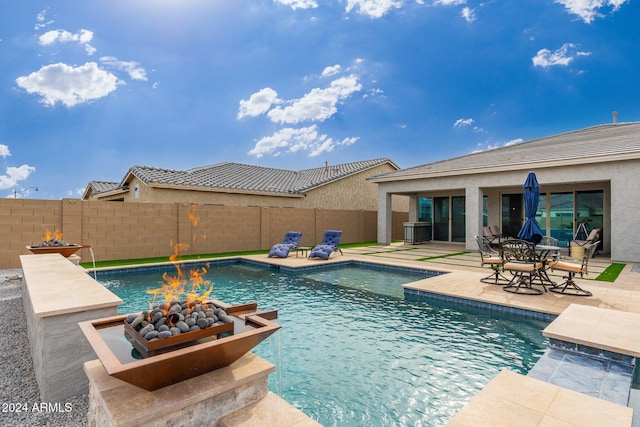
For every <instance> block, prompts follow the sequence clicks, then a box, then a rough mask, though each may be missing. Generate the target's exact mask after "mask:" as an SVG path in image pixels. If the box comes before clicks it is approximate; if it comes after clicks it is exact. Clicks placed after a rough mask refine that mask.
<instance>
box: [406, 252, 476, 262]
mask: <svg viewBox="0 0 640 427" xmlns="http://www.w3.org/2000/svg"><path fill="white" fill-rule="evenodd" d="M470 253H471V251H465V252H456V253H454V254H445V255H437V256H430V257H426V258H418V259H417V260H416V261H431V260H432V259H439V258H451V257H452V256H458V255H466V254H470Z"/></svg>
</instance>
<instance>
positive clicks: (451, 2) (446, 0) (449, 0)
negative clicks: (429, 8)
mask: <svg viewBox="0 0 640 427" xmlns="http://www.w3.org/2000/svg"><path fill="white" fill-rule="evenodd" d="M466 3H467V0H436V1H434V2H433V4H435V5H443V6H457V5H460V4H466Z"/></svg>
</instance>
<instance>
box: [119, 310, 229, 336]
mask: <svg viewBox="0 0 640 427" xmlns="http://www.w3.org/2000/svg"><path fill="white" fill-rule="evenodd" d="M125 321H126V322H127V323H128V324H129V325H131V327H132V328H134V329H135V330H136V331H137V332H138V333H140V335H142V336H143V337H144V338H145V339H146V340H148V341H153V340H157V339H164V338H169V337H171V336H173V335H178V334H183V333H187V332H189V331H197V330H200V329H206V328H209V327H211V326H216V325H222V324H224V323H231V322H233V320H232V319H231V317H229V315H228V314H227V312H226V311H225V310H224V309H222V308H220V307H214V306H210V305H208V304H207V303H205V302H201V301H197V302H196V303H195V304H194V303H187V302H186V301H172V302H170V303H162V304H160V305H156V306H154V307H153V308H152V309H151V310H149V311H143V312H142V313H133V314H129V315H128V316H127V317H126V319H125Z"/></svg>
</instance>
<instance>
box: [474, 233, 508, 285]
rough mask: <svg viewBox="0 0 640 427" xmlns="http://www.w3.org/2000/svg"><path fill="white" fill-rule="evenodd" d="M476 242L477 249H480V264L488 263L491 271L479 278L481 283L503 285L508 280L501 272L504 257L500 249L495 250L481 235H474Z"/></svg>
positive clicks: (482, 265)
mask: <svg viewBox="0 0 640 427" xmlns="http://www.w3.org/2000/svg"><path fill="white" fill-rule="evenodd" d="M475 238H476V242H478V250H479V251H480V266H481V267H484V266H485V265H489V266H490V267H491V269H492V270H493V273H492V274H490V275H488V276H487V277H484V278H482V279H480V281H481V282H482V283H489V284H491V285H505V284H507V283H509V282H510V280H509V279H508V278H507V277H505V276H504V275H503V274H502V271H503V268H502V266H503V265H504V259H503V258H502V249H500V250H495V249H493V248H492V247H491V245H489V240H487V238H485V237H483V236H475Z"/></svg>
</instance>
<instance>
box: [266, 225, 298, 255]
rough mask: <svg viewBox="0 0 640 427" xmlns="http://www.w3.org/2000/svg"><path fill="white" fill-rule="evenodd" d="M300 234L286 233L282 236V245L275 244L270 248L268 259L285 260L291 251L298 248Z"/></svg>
mask: <svg viewBox="0 0 640 427" xmlns="http://www.w3.org/2000/svg"><path fill="white" fill-rule="evenodd" d="M301 237H302V233H301V232H299V231H287V232H286V234H285V235H284V240H283V241H282V243H277V244H275V245H273V246H272V247H271V250H270V251H269V255H268V257H269V258H271V257H280V258H286V257H288V256H289V252H290V251H291V249H295V248H297V247H298V244H299V243H300V238H301Z"/></svg>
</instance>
